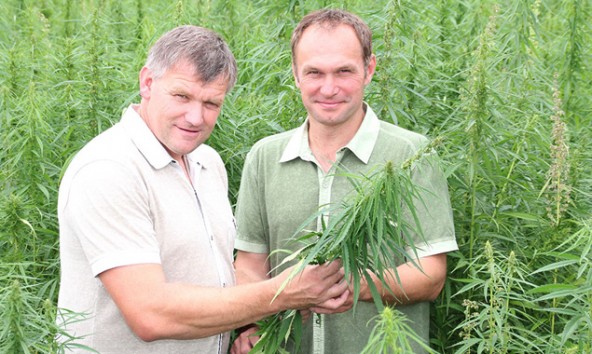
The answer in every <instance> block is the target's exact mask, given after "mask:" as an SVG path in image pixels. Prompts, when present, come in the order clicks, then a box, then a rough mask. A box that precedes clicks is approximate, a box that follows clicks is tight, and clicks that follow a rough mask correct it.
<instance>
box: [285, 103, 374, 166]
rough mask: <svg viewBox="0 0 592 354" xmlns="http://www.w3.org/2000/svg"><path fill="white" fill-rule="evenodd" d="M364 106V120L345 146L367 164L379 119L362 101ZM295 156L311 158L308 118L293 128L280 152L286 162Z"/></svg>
mask: <svg viewBox="0 0 592 354" xmlns="http://www.w3.org/2000/svg"><path fill="white" fill-rule="evenodd" d="M364 107H365V108H366V114H365V115H364V120H362V124H361V125H360V128H359V129H358V131H357V132H356V134H355V135H354V137H353V138H352V139H351V140H350V141H349V143H347V145H346V146H345V148H347V149H349V150H350V151H351V152H353V153H354V155H355V156H356V157H357V158H358V159H359V160H360V161H362V162H363V163H365V164H367V163H368V161H369V160H370V155H372V151H373V150H374V146H375V145H376V140H377V139H378V132H379V130H380V121H379V120H378V117H376V114H374V111H373V110H372V108H370V106H369V105H367V104H366V103H364ZM296 158H301V159H302V160H305V161H312V160H313V157H312V151H311V149H310V145H309V143H308V118H307V119H306V121H305V122H304V124H302V125H301V126H299V127H298V128H296V129H295V130H294V134H292V136H291V137H290V140H289V141H288V144H287V145H286V148H285V149H284V152H283V153H282V157H281V158H280V162H287V161H290V160H294V159H296Z"/></svg>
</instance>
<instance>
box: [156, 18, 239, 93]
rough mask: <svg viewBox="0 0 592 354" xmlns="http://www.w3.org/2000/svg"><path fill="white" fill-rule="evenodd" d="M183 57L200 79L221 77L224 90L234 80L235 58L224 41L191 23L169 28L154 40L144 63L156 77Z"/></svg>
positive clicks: (207, 79)
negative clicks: (225, 85) (224, 82)
mask: <svg viewBox="0 0 592 354" xmlns="http://www.w3.org/2000/svg"><path fill="white" fill-rule="evenodd" d="M183 60H187V61H188V62H189V63H190V64H192V65H193V67H194V69H195V75H196V76H197V77H198V78H199V79H200V80H201V81H203V82H204V83H210V82H213V81H215V80H217V79H218V78H220V77H222V78H224V79H226V81H227V84H228V86H227V88H226V92H228V91H230V90H231V89H232V87H234V84H235V83H236V76H237V68H236V60H235V59H234V56H233V55H232V52H231V51H230V48H228V45H227V44H226V42H224V40H223V39H222V38H221V37H220V36H219V35H218V34H217V33H216V32H214V31H212V30H209V29H207V28H203V27H198V26H192V25H185V26H179V27H177V28H174V29H172V30H170V31H169V32H167V33H165V34H164V35H163V36H162V37H160V38H159V39H158V40H157V41H156V43H154V45H153V46H152V48H151V49H150V52H149V53H148V58H147V59H146V64H145V65H146V67H148V68H149V69H150V70H151V71H152V72H153V75H154V77H155V78H159V77H162V75H164V73H165V72H166V71H167V70H168V69H170V68H171V67H173V66H174V65H175V64H177V63H179V62H180V61H183Z"/></svg>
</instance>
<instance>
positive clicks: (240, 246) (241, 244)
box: [234, 239, 269, 253]
mask: <svg viewBox="0 0 592 354" xmlns="http://www.w3.org/2000/svg"><path fill="white" fill-rule="evenodd" d="M234 248H235V249H237V250H239V251H245V252H251V253H269V248H268V247H267V246H266V245H263V244H260V243H254V242H249V241H245V240H239V239H236V240H235V241H234Z"/></svg>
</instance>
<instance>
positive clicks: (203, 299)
mask: <svg viewBox="0 0 592 354" xmlns="http://www.w3.org/2000/svg"><path fill="white" fill-rule="evenodd" d="M290 271H292V269H291V268H290V269H288V270H286V271H284V272H283V273H281V274H280V275H278V276H277V277H274V278H271V279H266V280H264V281H261V282H256V283H251V284H244V285H239V286H235V287H230V288H214V287H211V288H210V287H199V286H195V285H189V284H181V283H168V282H167V281H166V279H165V276H164V273H163V271H162V268H161V266H160V265H158V264H141V265H130V266H123V267H117V268H113V269H110V270H107V271H105V272H103V273H101V274H99V278H100V280H101V282H102V283H103V285H104V286H105V288H106V290H107V291H108V292H109V294H110V295H111V297H112V298H113V300H114V301H115V303H116V304H117V307H118V308H119V310H120V311H121V313H122V314H123V317H124V318H125V320H126V322H127V324H128V326H129V327H130V328H131V329H132V331H133V332H134V333H135V334H136V335H137V336H138V337H139V338H141V339H142V340H145V341H153V340H157V339H165V338H169V339H192V338H201V337H207V336H211V335H215V334H218V333H222V332H226V331H229V330H231V329H234V328H237V327H240V326H243V325H246V324H248V323H252V322H254V321H257V320H259V319H261V318H264V317H266V316H268V315H271V314H273V313H276V312H278V311H281V310H284V309H288V308H304V307H309V306H312V305H316V304H318V303H321V302H323V301H325V300H327V299H330V298H334V297H336V296H339V295H341V294H342V293H343V292H344V291H346V289H347V284H346V283H345V282H340V279H341V278H342V277H343V273H342V271H341V270H340V264H337V263H334V264H327V265H321V266H309V267H307V268H306V269H305V270H304V271H303V272H302V273H301V274H300V275H298V276H296V277H294V279H293V280H292V281H291V282H290V283H289V285H288V286H286V288H285V289H284V290H283V291H282V292H281V293H280V294H279V295H278V296H277V298H275V300H274V297H275V296H276V294H277V291H278V289H279V288H280V286H281V284H282V283H283V282H284V280H285V279H286V278H287V276H288V275H289V272H290Z"/></svg>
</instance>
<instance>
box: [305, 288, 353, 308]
mask: <svg viewBox="0 0 592 354" xmlns="http://www.w3.org/2000/svg"><path fill="white" fill-rule="evenodd" d="M350 295H351V293H350V291H349V290H347V289H346V290H345V291H344V292H342V293H341V294H340V295H339V296H337V297H333V298H330V299H328V300H327V301H324V302H322V303H320V304H318V305H316V306H314V307H311V308H310V310H311V311H312V312H314V313H321V314H332V313H341V312H345V311H349V310H350V309H351V308H352V306H353V301H352V298H351V296H350Z"/></svg>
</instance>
